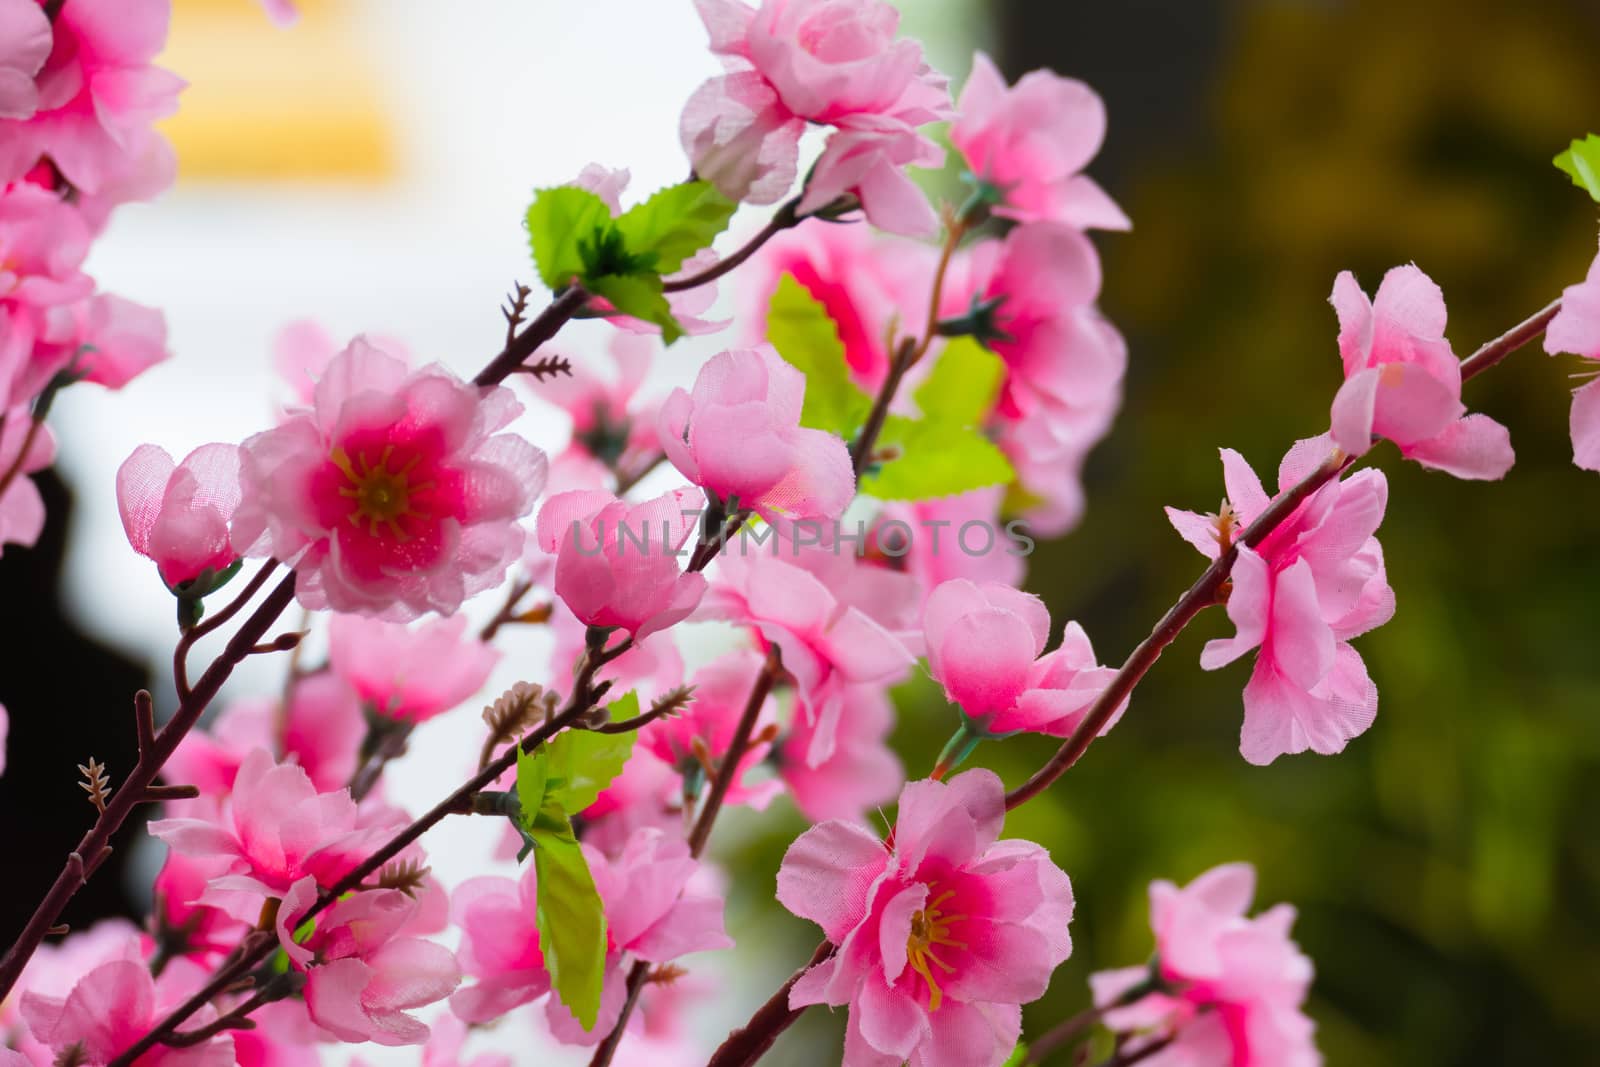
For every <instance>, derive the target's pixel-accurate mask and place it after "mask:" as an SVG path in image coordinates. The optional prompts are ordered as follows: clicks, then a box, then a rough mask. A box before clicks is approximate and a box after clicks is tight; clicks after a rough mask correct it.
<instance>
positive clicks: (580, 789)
mask: <svg viewBox="0 0 1600 1067" xmlns="http://www.w3.org/2000/svg"><path fill="white" fill-rule="evenodd" d="M626 699H627V698H626V697H624V698H623V700H626ZM633 706H634V708H635V709H637V708H638V706H639V698H638V697H634V704H633ZM637 736H638V734H637V733H636V732H634V731H632V730H630V731H628V732H627V733H621V734H602V733H596V732H595V731H593V730H563V731H562V732H561V733H560V734H558V735H557V736H556V737H555V739H554V740H552V741H547V742H545V745H544V748H545V750H546V752H547V758H548V760H549V765H550V775H549V778H548V780H547V781H546V783H545V793H544V804H545V806H546V807H548V806H549V805H550V804H557V805H559V806H560V807H561V808H562V809H563V810H565V811H582V810H583V809H584V808H587V807H588V806H589V805H590V804H593V803H594V801H595V798H596V797H598V796H599V795H600V791H601V790H602V789H604V788H605V787H606V786H608V785H610V784H611V780H612V779H613V778H615V777H616V776H617V775H619V774H621V773H622V768H623V766H624V765H625V764H626V763H627V762H628V757H629V756H631V755H633V742H634V739H635V738H636V737H637ZM518 777H519V778H520V775H519V776H518ZM519 784H520V783H519ZM529 810H534V811H537V810H539V809H537V808H535V809H529V808H523V811H525V812H526V811H529Z"/></svg>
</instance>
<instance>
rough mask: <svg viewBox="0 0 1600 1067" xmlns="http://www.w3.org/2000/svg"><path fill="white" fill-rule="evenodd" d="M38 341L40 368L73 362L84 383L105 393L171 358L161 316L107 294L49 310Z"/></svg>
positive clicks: (165, 327) (157, 312)
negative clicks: (106, 389)
mask: <svg viewBox="0 0 1600 1067" xmlns="http://www.w3.org/2000/svg"><path fill="white" fill-rule="evenodd" d="M40 340H41V342H42V345H41V349H42V352H41V357H40V358H42V359H43V360H44V361H45V362H46V363H49V364H50V365H52V366H57V367H64V366H66V365H67V364H68V363H69V362H72V361H73V360H74V359H75V360H76V369H77V371H78V372H79V373H81V374H82V375H83V377H84V379H85V380H86V381H91V382H95V383H97V384H99V385H103V386H105V387H106V388H108V389H121V388H122V387H123V386H124V385H127V384H128V383H129V382H131V381H132V380H133V379H134V378H136V377H138V376H139V375H141V374H143V373H144V372H145V371H147V370H149V369H150V368H151V367H153V366H155V365H156V364H157V363H160V362H162V361H163V360H165V359H167V358H168V357H169V356H170V355H171V353H170V352H169V351H168V350H167V320H166V316H164V315H162V314H161V312H160V311H157V310H156V309H155V308H150V307H145V306H144V305H143V304H136V303H134V302H133V301H132V300H124V299H123V298H122V297H120V296H112V295H110V294H107V293H96V294H95V295H93V296H91V297H88V298H87V299H85V300H80V301H78V302H77V303H75V304H69V305H64V306H61V307H55V308H51V309H50V311H49V312H48V313H47V314H46V328H45V333H44V336H43V337H42V338H41V339H40Z"/></svg>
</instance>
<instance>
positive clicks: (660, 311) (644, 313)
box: [583, 274, 683, 345]
mask: <svg viewBox="0 0 1600 1067" xmlns="http://www.w3.org/2000/svg"><path fill="white" fill-rule="evenodd" d="M583 286H584V288H585V289H588V290H589V291H590V292H591V293H593V294H594V295H595V296H598V297H603V298H604V299H605V300H606V302H607V303H609V304H610V305H611V306H612V307H614V308H616V309H617V310H618V311H620V312H622V313H623V314H624V315H632V316H633V317H634V318H636V319H643V320H644V321H645V322H653V323H655V324H656V325H657V326H659V327H661V341H662V343H663V344H669V345H670V344H671V343H672V342H674V341H676V340H677V339H678V338H680V337H682V336H683V327H682V326H679V325H678V320H677V319H675V318H673V317H672V306H671V305H670V304H668V303H667V295H666V293H665V292H664V291H663V290H662V288H661V276H660V275H657V274H604V275H601V276H599V277H596V278H585V279H584V280H583Z"/></svg>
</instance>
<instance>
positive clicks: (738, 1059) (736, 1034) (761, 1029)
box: [706, 941, 833, 1067]
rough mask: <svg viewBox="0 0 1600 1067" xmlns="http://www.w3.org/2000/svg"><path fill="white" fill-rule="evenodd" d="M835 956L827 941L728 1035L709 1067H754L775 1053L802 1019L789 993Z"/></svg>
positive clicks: (712, 1056) (707, 1063)
mask: <svg viewBox="0 0 1600 1067" xmlns="http://www.w3.org/2000/svg"><path fill="white" fill-rule="evenodd" d="M831 955H833V945H831V944H829V943H828V942H826V941H824V942H823V943H822V944H820V945H818V946H817V950H816V951H815V952H813V953H812V954H811V962H809V963H807V964H806V965H805V966H804V967H802V968H800V969H799V970H798V971H796V972H794V974H792V975H790V976H789V980H788V981H786V982H784V983H783V985H781V986H779V987H778V991H777V992H776V993H774V994H772V996H770V997H768V998H767V1002H766V1003H765V1004H763V1005H761V1007H759V1008H757V1009H756V1013H755V1014H754V1015H752V1016H750V1021H749V1022H747V1023H745V1024H744V1026H743V1027H741V1028H739V1029H738V1030H735V1031H733V1032H732V1033H731V1034H729V1035H728V1037H727V1040H725V1041H723V1042H722V1044H721V1045H720V1046H719V1047H718V1048H717V1051H716V1052H714V1053H712V1055H711V1059H710V1060H708V1061H707V1062H706V1067H750V1065H751V1064H753V1063H755V1062H756V1061H757V1060H759V1059H760V1058H761V1057H762V1056H765V1055H766V1054H767V1052H768V1051H770V1050H771V1048H772V1045H773V1042H775V1041H777V1040H778V1036H779V1035H780V1034H782V1033H783V1032H784V1031H785V1030H787V1029H789V1027H790V1026H793V1025H794V1021H795V1020H796V1019H798V1018H800V1016H801V1014H802V1013H803V1012H804V1011H805V1009H804V1008H791V1007H790V1006H789V991H790V990H792V989H793V988H794V984H795V983H796V982H798V981H799V980H800V979H801V977H802V976H803V975H804V974H805V973H806V972H807V971H809V970H810V969H811V968H813V967H815V966H816V965H817V964H819V963H821V962H823V961H824V960H826V959H827V958H828V957H829V956H831Z"/></svg>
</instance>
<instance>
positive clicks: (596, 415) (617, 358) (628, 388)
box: [528, 333, 661, 493]
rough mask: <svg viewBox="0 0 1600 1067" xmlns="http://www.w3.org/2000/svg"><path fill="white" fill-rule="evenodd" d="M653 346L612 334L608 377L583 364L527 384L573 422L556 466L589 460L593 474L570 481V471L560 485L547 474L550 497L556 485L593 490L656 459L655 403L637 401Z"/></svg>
mask: <svg viewBox="0 0 1600 1067" xmlns="http://www.w3.org/2000/svg"><path fill="white" fill-rule="evenodd" d="M656 347H657V345H656V343H655V342H654V341H651V340H650V339H648V338H644V337H638V336H634V335H630V334H626V333H617V334H614V335H613V336H612V340H611V346H610V355H611V361H610V362H611V363H612V364H613V366H614V368H615V372H614V373H613V374H609V375H601V374H596V373H595V370H594V366H593V364H594V363H595V362H596V361H594V360H582V361H578V362H575V363H574V364H573V367H572V373H571V374H560V375H557V376H555V377H554V378H550V379H547V380H545V381H530V383H529V386H528V389H529V392H531V393H533V394H534V395H535V396H537V397H538V398H539V399H540V400H543V401H546V402H548V403H550V404H553V405H555V406H556V407H558V408H560V409H561V410H562V411H565V412H566V413H567V415H568V416H570V417H571V419H572V443H571V445H570V446H569V447H568V449H567V450H566V451H565V452H563V453H562V454H561V455H560V456H558V457H556V460H555V463H556V464H557V465H561V464H563V463H564V462H567V463H574V464H575V463H576V461H577V460H579V459H589V460H592V461H593V464H592V467H591V469H592V473H585V474H583V475H581V476H579V477H571V476H570V474H571V468H569V471H568V474H569V477H568V478H567V479H566V480H565V481H563V478H562V475H561V473H558V471H557V470H556V469H552V470H551V478H550V491H551V492H552V493H555V492H559V491H560V489H558V488H557V486H558V484H559V485H560V487H561V489H565V488H572V489H579V488H582V489H593V488H598V487H601V486H604V485H607V484H610V482H609V479H610V477H611V472H612V471H618V472H633V471H636V470H640V469H642V468H643V466H644V465H645V464H647V463H654V462H655V461H656V459H657V458H658V457H659V456H660V453H661V446H660V443H659V440H658V437H657V432H656V422H657V412H658V409H659V408H660V404H659V403H658V402H655V401H646V400H641V399H640V397H639V387H640V386H641V385H643V384H644V379H645V376H646V375H647V374H648V373H649V371H650V361H651V358H652V355H653V353H654V351H655V349H656ZM567 482H571V483H573V484H567Z"/></svg>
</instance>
